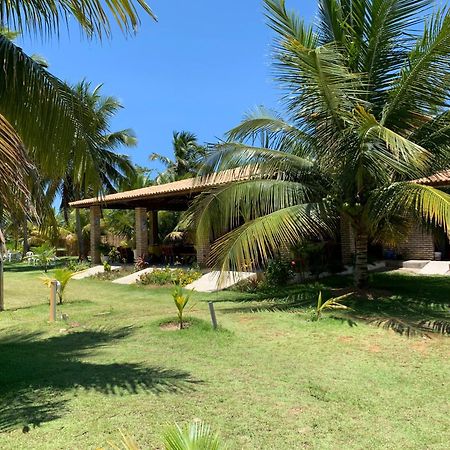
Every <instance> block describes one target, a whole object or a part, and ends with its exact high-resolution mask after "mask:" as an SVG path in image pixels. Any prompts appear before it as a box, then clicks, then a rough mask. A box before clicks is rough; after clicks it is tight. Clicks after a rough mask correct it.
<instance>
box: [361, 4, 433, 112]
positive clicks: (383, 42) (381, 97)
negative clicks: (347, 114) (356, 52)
mask: <svg viewBox="0 0 450 450" xmlns="http://www.w3.org/2000/svg"><path fill="white" fill-rule="evenodd" d="M365 3H367V13H366V14H367V16H366V17H367V18H366V26H365V28H366V29H365V35H366V40H367V50H366V52H365V55H364V65H363V67H362V68H361V70H362V71H363V72H365V73H366V74H367V82H368V84H369V86H370V91H371V94H370V96H369V101H370V102H371V103H372V104H373V105H375V111H374V113H375V114H376V115H377V116H378V113H379V112H381V108H382V107H383V105H384V102H385V100H386V96H387V93H388V90H389V88H390V86H391V83H392V82H393V80H394V79H395V77H397V76H398V74H399V72H400V70H401V69H402V66H403V64H404V61H405V58H406V55H407V50H406V48H407V45H408V44H409V42H410V41H411V38H410V36H409V35H407V34H406V30H412V29H413V27H414V26H415V25H417V24H418V23H421V22H422V21H423V13H424V12H426V11H427V10H428V9H429V8H430V7H431V5H432V4H433V3H434V0H373V1H370V2H368V1H365Z"/></svg>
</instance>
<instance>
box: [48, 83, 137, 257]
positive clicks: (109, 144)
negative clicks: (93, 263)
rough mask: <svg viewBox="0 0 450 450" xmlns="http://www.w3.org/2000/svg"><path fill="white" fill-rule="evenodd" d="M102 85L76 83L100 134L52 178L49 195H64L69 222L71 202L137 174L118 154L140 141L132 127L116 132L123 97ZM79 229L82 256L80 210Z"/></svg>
mask: <svg viewBox="0 0 450 450" xmlns="http://www.w3.org/2000/svg"><path fill="white" fill-rule="evenodd" d="M101 88H102V85H98V86H96V87H95V88H94V89H92V90H91V84H90V83H88V82H86V81H82V82H80V83H78V84H76V85H75V86H73V91H74V92H75V93H76V96H77V98H78V99H79V100H80V101H82V102H83V103H84V104H85V105H86V108H88V109H89V110H90V111H91V112H92V116H93V118H94V120H93V121H92V123H91V129H92V135H93V136H96V140H95V142H91V144H92V145H87V146H86V147H85V151H84V152H83V153H82V154H81V155H80V154H78V153H77V149H76V148H73V150H72V153H71V158H70V159H69V161H68V165H67V168H66V171H65V173H64V175H63V177H62V178H59V177H57V178H55V179H53V180H51V181H50V184H49V187H48V191H47V192H48V195H49V197H50V198H51V199H52V200H53V199H54V198H55V195H56V194H59V196H60V198H61V204H60V210H61V211H62V212H63V215H64V219H65V221H66V223H68V222H69V203H70V202H72V201H75V200H79V199H80V198H83V197H86V196H99V195H101V194H105V193H113V192H117V186H119V185H120V184H122V183H124V182H125V181H126V180H127V179H128V178H134V177H136V174H135V169H134V166H133V165H132V164H131V162H130V160H129V158H128V156H125V155H121V154H117V153H116V150H117V149H118V148H120V147H122V146H126V147H132V146H135V145H136V144H137V140H136V137H135V136H134V133H133V131H132V130H130V129H124V130H119V131H114V132H112V131H111V129H110V127H111V126H110V121H111V119H112V118H113V117H114V115H115V114H116V113H117V112H118V111H119V110H120V109H121V108H122V105H121V104H120V102H119V100H117V99H116V98H114V97H111V96H103V95H101ZM76 229H77V238H78V246H79V256H80V257H82V255H83V253H84V251H83V250H84V249H83V236H82V227H81V220H80V217H79V211H78V210H76Z"/></svg>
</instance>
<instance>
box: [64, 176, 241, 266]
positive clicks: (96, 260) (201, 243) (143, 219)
mask: <svg viewBox="0 0 450 450" xmlns="http://www.w3.org/2000/svg"><path fill="white" fill-rule="evenodd" d="M244 177H248V175H247V174H243V173H242V171H239V172H237V171H236V170H227V171H223V172H219V173H217V174H212V175H208V176H203V177H195V178H188V179H185V180H180V181H174V182H172V183H167V184H162V185H155V186H149V187H145V188H141V189H134V190H131V191H125V192H119V193H116V194H110V195H105V196H103V197H100V198H97V197H94V198H88V199H83V200H78V201H75V202H72V203H70V206H71V207H73V208H81V209H89V210H90V255H91V262H92V263H93V264H100V263H101V252H100V244H101V227H100V219H101V217H102V210H103V209H122V210H134V215H135V241H136V244H135V254H136V256H138V257H139V256H142V257H144V258H148V257H149V254H150V252H151V251H153V250H154V249H155V248H159V250H160V251H162V252H163V253H164V250H165V249H164V246H163V245H161V243H160V242H159V241H158V231H159V230H158V212H159V211H185V210H187V209H188V207H189V205H190V204H191V202H192V201H193V200H194V198H195V197H196V196H198V195H199V194H201V193H203V192H207V191H208V190H209V189H212V188H214V187H217V186H220V185H224V184H228V183H230V182H232V181H236V180H239V179H243V178H244ZM194 247H195V256H196V259H197V263H198V264H199V265H201V266H204V265H205V264H206V261H207V259H208V255H209V249H210V242H209V236H204V237H202V236H200V237H199V236H197V239H196V242H194ZM166 251H167V249H166ZM167 253H170V250H168V251H167ZM169 256H170V255H169Z"/></svg>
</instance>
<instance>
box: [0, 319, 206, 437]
mask: <svg viewBox="0 0 450 450" xmlns="http://www.w3.org/2000/svg"><path fill="white" fill-rule="evenodd" d="M130 331H131V330H130V329H129V328H124V329H120V330H114V331H105V330H101V331H83V332H77V333H72V334H66V335H61V336H55V337H51V338H49V339H41V335H40V333H30V334H24V333H17V334H14V335H8V336H6V337H3V338H1V339H0V367H1V368H2V370H1V371H0V411H1V415H0V431H6V430H9V429H12V428H15V427H17V426H19V425H33V426H38V425H39V424H41V423H43V422H47V421H50V420H54V419H57V418H58V417H61V416H62V415H63V414H64V410H65V407H66V404H67V402H68V400H67V398H65V396H64V395H63V394H64V393H65V392H66V391H72V392H75V395H76V391H77V390H78V389H80V390H81V389H84V390H92V391H96V392H101V393H102V394H105V395H125V394H136V393H139V392H152V393H155V394H160V393H164V392H184V391H186V390H192V389H194V386H195V384H197V383H199V382H200V381H197V380H194V379H192V378H191V375H190V374H189V373H188V372H183V371H177V370H170V369H164V368H161V367H148V366H144V365H141V364H120V363H112V364H95V363H89V362H86V361H82V358H86V357H88V356H89V354H90V353H92V351H93V350H98V349H99V348H101V347H102V346H106V345H111V344H114V343H115V341H118V340H120V339H122V338H124V337H126V336H128V335H129V334H130Z"/></svg>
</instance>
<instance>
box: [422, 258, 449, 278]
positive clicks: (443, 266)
mask: <svg viewBox="0 0 450 450" xmlns="http://www.w3.org/2000/svg"><path fill="white" fill-rule="evenodd" d="M449 272H450V261H430V262H429V263H428V264H427V265H426V266H424V267H423V268H422V269H420V270H419V274H420V275H447V274H448V273H449Z"/></svg>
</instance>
